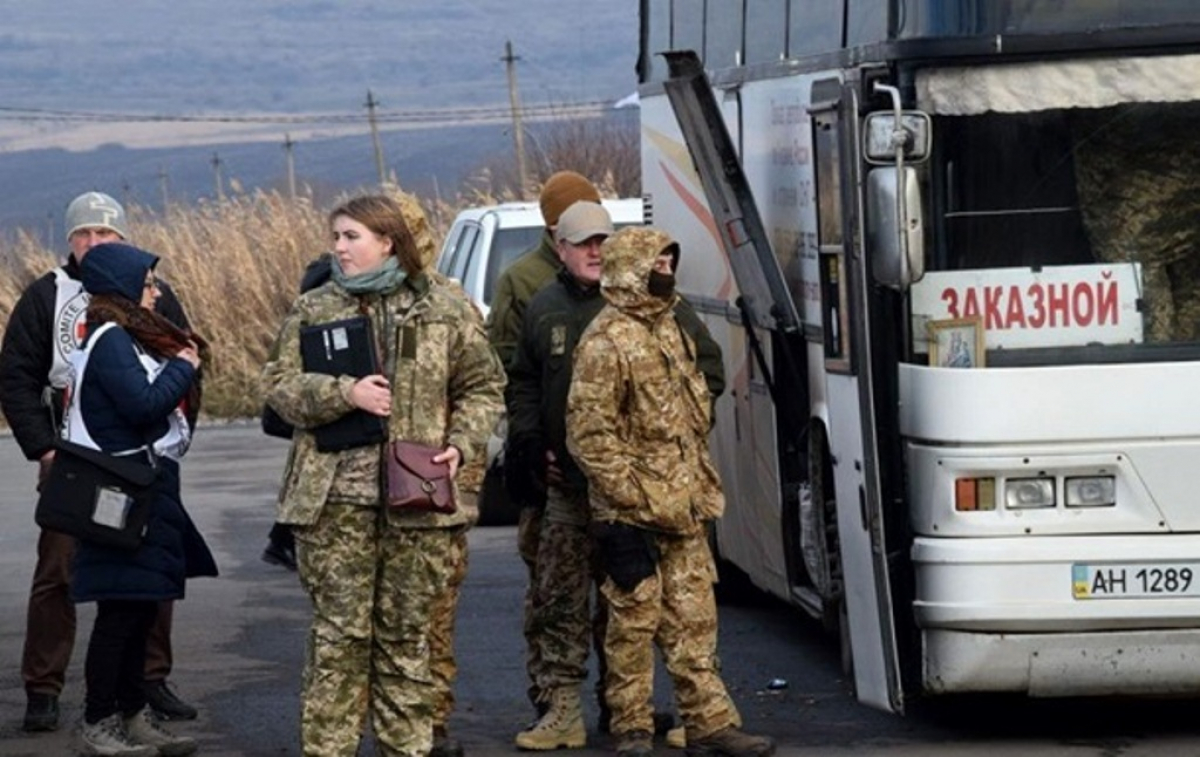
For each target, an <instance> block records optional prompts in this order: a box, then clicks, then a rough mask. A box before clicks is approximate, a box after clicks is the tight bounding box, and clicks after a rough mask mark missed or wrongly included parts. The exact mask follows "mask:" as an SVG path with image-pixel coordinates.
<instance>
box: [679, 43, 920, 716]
mask: <svg viewBox="0 0 1200 757" xmlns="http://www.w3.org/2000/svg"><path fill="white" fill-rule="evenodd" d="M665 57H666V58H667V61H668V64H669V67H670V74H671V75H670V78H669V79H668V80H667V81H666V82H665V83H664V86H665V88H666V92H667V96H668V98H669V99H670V101H671V106H672V108H673V110H674V112H675V115H676V119H677V120H678V122H679V125H680V129H681V131H682V133H683V136H684V141H685V142H686V144H687V147H688V150H689V152H690V153H691V156H692V160H693V163H694V164H695V167H696V170H697V172H698V173H699V174H700V180H701V184H702V186H703V188H704V192H705V196H706V199H707V201H708V205H709V210H710V211H711V213H712V215H713V218H714V220H715V222H716V225H717V227H718V230H719V233H720V236H721V241H722V244H723V247H724V251H725V254H726V256H727V258H728V261H729V264H730V268H731V269H732V270H733V272H734V277H735V279H736V282H737V286H738V289H739V293H740V301H739V304H740V306H741V310H742V313H743V322H744V326H745V328H746V329H747V331H748V332H752V330H753V329H754V328H755V327H759V328H764V329H769V330H773V331H776V332H788V331H789V330H790V331H794V330H796V329H799V327H800V322H799V318H798V316H797V309H796V304H795V303H794V302H793V301H792V298H791V295H790V293H789V290H788V287H787V285H786V283H785V280H784V277H783V274H782V271H781V269H780V267H779V263H778V259H777V258H776V256H775V254H774V253H773V252H772V250H771V248H770V244H769V241H768V239H767V236H766V233H765V231H764V228H763V224H762V221H761V217H760V215H759V212H758V208H757V206H756V205H755V202H754V198H753V195H752V193H751V192H750V188H749V184H748V182H747V180H746V177H745V174H744V172H743V171H742V167H741V163H740V161H739V158H738V155H737V152H736V150H735V148H734V146H733V144H732V141H731V140H730V138H729V134H728V130H727V129H726V126H725V124H724V121H723V119H722V117H721V113H720V111H719V109H718V107H717V104H716V100H715V98H714V96H713V93H712V88H711V86H710V85H709V83H708V81H707V77H706V76H705V74H704V70H703V67H702V65H701V63H700V61H699V59H698V58H697V57H696V55H695V54H694V53H692V52H691V51H681V52H671V53H666V54H665ZM831 95H832V96H831V97H830V98H828V99H827V100H826V101H825V102H823V103H822V104H821V107H820V108H818V109H816V110H815V111H814V113H813V124H814V129H818V130H822V131H821V132H820V134H819V135H818V136H817V138H818V139H819V141H820V144H821V145H824V148H825V150H826V153H825V156H824V158H825V160H826V168H827V169H828V170H829V171H831V172H832V173H827V175H826V179H828V180H829V182H830V183H831V184H832V185H833V186H832V187H826V190H829V191H833V192H834V193H836V196H831V198H830V199H829V202H828V203H827V204H826V205H825V207H827V208H831V209H832V210H831V212H832V213H834V214H835V215H836V218H834V217H829V218H823V219H822V220H821V224H820V225H821V227H822V228H823V229H825V228H828V229H830V233H829V234H827V235H826V236H827V237H828V238H827V239H822V240H821V251H822V255H821V258H822V268H821V271H822V289H823V293H822V299H823V307H825V308H826V309H825V314H826V317H827V320H826V322H825V323H824V324H823V326H824V329H825V332H826V371H825V373H826V374H827V382H828V388H827V391H828V398H829V401H830V403H831V405H832V403H836V404H837V408H836V412H835V413H834V414H833V417H836V418H837V419H838V422H837V424H836V425H835V426H832V427H831V428H829V429H827V438H828V439H829V450H828V453H829V454H830V456H831V460H832V461H833V462H834V465H833V472H834V475H833V478H834V488H835V491H836V499H837V530H838V537H839V541H840V553H841V562H842V566H843V577H844V593H843V597H844V602H845V605H844V607H845V613H844V614H843V618H844V620H843V623H845V627H844V628H843V637H844V638H848V640H849V645H850V655H851V659H852V661H853V669H854V682H855V688H856V692H857V695H858V698H859V700H860V701H862V702H864V703H866V704H869V705H871V706H874V707H878V708H881V709H885V710H890V711H894V712H902V711H903V708H904V700H903V696H902V692H901V684H900V673H899V662H898V656H897V641H896V633H895V626H894V621H893V614H892V610H893V608H892V597H891V588H890V586H891V584H890V579H889V573H888V558H887V555H888V551H887V545H886V543H885V539H884V534H885V528H884V510H883V507H882V496H881V486H880V474H879V468H880V466H879V459H878V445H877V443H876V438H875V407H876V404H875V392H874V384H873V379H872V371H871V365H872V361H871V360H870V356H869V348H870V344H871V342H870V338H871V333H870V320H871V319H870V311H869V306H870V297H869V296H868V293H869V292H870V290H871V287H870V282H869V276H870V272H869V271H868V267H867V264H866V261H865V259H864V255H865V251H864V249H863V239H864V234H863V232H862V230H861V228H860V226H861V224H862V219H863V213H862V209H861V205H862V203H861V200H860V199H859V194H858V191H859V187H860V186H861V182H860V176H859V168H858V167H859V160H858V157H857V155H858V153H857V140H858V128H857V99H856V97H857V96H856V93H855V91H854V89H853V88H852V87H849V86H846V87H840V86H838V87H836V88H834V89H832V90H831ZM819 149H820V148H819ZM819 157H820V156H818V158H819ZM820 180H821V177H820V175H818V183H820ZM818 191H821V188H820V187H818ZM823 202H824V200H823ZM843 209H844V212H843ZM826 288H828V292H826V291H825V290H826ZM831 293H832V294H835V295H836V297H835V298H833V299H828V296H829V294H831ZM831 335H833V336H836V339H830V338H829V337H830V336H831ZM749 336H750V340H751V342H753V341H754V338H753V334H750V335H749ZM756 357H758V359H759V360H762V357H761V352H758V353H757V355H756ZM784 360H787V358H786V357H784ZM760 367H761V369H762V370H763V373H764V374H766V375H769V373H770V368H771V366H768V365H765V364H764V365H761V366H760ZM775 383H776V384H777V382H775ZM803 390H804V389H803V387H802V386H799V387H797V386H792V387H789V391H803ZM847 632H848V634H847Z"/></svg>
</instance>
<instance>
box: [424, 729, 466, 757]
mask: <svg viewBox="0 0 1200 757" xmlns="http://www.w3.org/2000/svg"><path fill="white" fill-rule="evenodd" d="M429 757H463V745H462V742H461V741H459V740H458V739H456V738H453V737H451V736H450V734H449V733H447V732H446V726H444V725H435V726H434V727H433V748H432V749H430V750H429Z"/></svg>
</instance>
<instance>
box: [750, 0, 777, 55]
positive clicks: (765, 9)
mask: <svg viewBox="0 0 1200 757" xmlns="http://www.w3.org/2000/svg"><path fill="white" fill-rule="evenodd" d="M786 54H787V0H755V1H754V2H751V3H749V4H747V5H746V52H745V55H744V56H743V57H744V59H745V63H746V65H751V64H754V63H771V62H773V61H777V60H780V59H782V58H783V57H784V56H785V55H786Z"/></svg>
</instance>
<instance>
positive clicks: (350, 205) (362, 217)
mask: <svg viewBox="0 0 1200 757" xmlns="http://www.w3.org/2000/svg"><path fill="white" fill-rule="evenodd" d="M338 216H346V217H347V218H349V219H351V220H353V221H358V222H359V223H361V224H362V225H363V226H366V227H367V228H368V229H370V230H371V231H372V232H374V233H375V234H378V235H379V236H381V237H385V238H387V239H390V240H392V254H394V255H395V256H396V258H397V260H398V261H399V263H400V267H401V268H403V269H404V271H405V273H407V274H408V275H409V276H416V275H417V274H418V273H420V272H421V269H422V267H423V265H422V263H421V261H420V260H419V259H418V257H419V256H418V254H417V243H416V241H415V240H414V239H413V234H412V230H411V229H409V228H408V224H407V223H406V222H405V220H404V213H403V211H402V210H401V209H400V205H399V204H398V203H397V202H396V201H395V200H393V199H392V198H390V197H387V196H385V195H363V196H362V197H355V198H354V199H352V200H348V201H346V202H344V203H342V204H341V205H339V206H337V207H336V208H334V209H333V210H332V211H330V213H329V225H330V226H332V225H333V222H334V221H335V220H336V219H337V218H338Z"/></svg>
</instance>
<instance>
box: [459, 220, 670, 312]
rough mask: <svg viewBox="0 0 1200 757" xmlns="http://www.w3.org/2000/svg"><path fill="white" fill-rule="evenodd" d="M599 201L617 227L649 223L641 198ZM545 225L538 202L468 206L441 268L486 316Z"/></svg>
mask: <svg viewBox="0 0 1200 757" xmlns="http://www.w3.org/2000/svg"><path fill="white" fill-rule="evenodd" d="M601 202H602V204H603V205H604V207H605V208H606V209H607V210H608V212H609V214H610V215H611V216H612V219H613V225H614V226H616V227H617V228H618V229H619V228H621V227H622V226H639V225H641V224H644V223H649V222H650V219H649V218H648V214H647V213H646V209H645V203H644V202H643V201H642V199H641V198H637V197H635V198H629V199H622V200H601ZM545 227H546V223H545V221H543V220H542V211H541V209H540V208H539V207H538V204H537V203H536V202H506V203H502V204H500V205H487V206H483V207H477V208H467V209H465V210H463V211H462V212H460V213H459V214H458V216H457V217H456V218H455V219H454V225H453V226H451V227H450V232H449V233H448V234H446V242H445V244H443V245H442V252H441V254H440V255H438V261H437V269H438V271H439V272H440V273H442V274H444V275H446V276H449V277H450V278H452V279H455V280H457V281H458V282H459V283H461V284H462V285H463V288H464V289H466V290H467V294H469V295H471V299H473V300H474V301H475V304H477V305H478V306H479V308H480V309H481V310H482V311H483V314H484V315H485V316H486V315H487V313H488V311H489V310H490V309H491V304H492V294H493V292H494V291H495V288H496V279H498V278H499V277H500V272H501V271H503V270H504V269H505V268H507V267H508V266H509V265H510V264H511V263H512V262H513V261H514V260H516V259H517V258H518V257H519V256H520V255H521V253H522V252H525V251H526V250H528V249H530V248H531V247H533V246H534V245H536V244H537V243H538V242H539V241H540V240H541V237H542V230H543V229H545Z"/></svg>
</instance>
